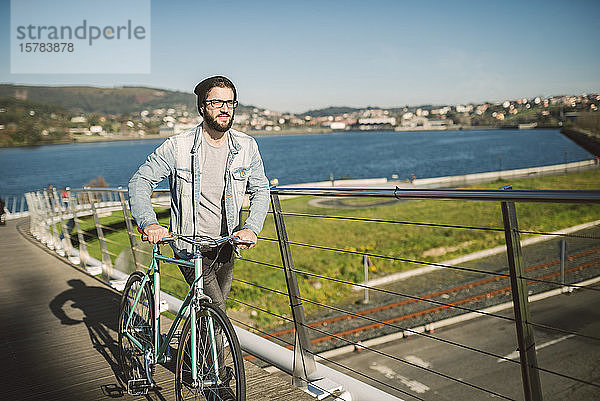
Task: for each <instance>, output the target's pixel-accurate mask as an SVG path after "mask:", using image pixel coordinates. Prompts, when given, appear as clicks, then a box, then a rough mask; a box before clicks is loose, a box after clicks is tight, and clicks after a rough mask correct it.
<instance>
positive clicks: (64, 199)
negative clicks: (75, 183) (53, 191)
mask: <svg viewBox="0 0 600 401" xmlns="http://www.w3.org/2000/svg"><path fill="white" fill-rule="evenodd" d="M67 189H68V188H67ZM60 198H61V201H62V204H63V207H64V209H65V212H67V213H68V212H69V193H68V192H67V191H62V193H61V194H60ZM74 227H75V219H74V218H73V217H71V218H70V219H69V220H67V223H66V224H65V228H66V232H67V233H68V234H69V237H70V236H71V231H73V228H74ZM59 237H60V240H61V241H62V240H63V239H64V238H65V233H64V232H62V231H61V233H60V236H59Z"/></svg>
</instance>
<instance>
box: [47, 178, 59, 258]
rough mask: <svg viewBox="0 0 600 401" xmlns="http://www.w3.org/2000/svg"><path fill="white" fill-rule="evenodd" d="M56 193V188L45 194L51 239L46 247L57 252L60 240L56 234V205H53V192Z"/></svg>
mask: <svg viewBox="0 0 600 401" xmlns="http://www.w3.org/2000/svg"><path fill="white" fill-rule="evenodd" d="M53 191H54V188H52V189H48V190H46V191H44V192H43V194H44V200H45V203H46V210H47V212H48V213H47V216H48V219H47V225H48V228H49V231H50V238H49V239H48V244H46V246H48V248H50V249H52V250H55V249H56V245H57V244H58V242H59V240H58V234H57V233H56V226H55V225H54V214H55V212H54V204H53V203H52V198H53V197H52V192H53Z"/></svg>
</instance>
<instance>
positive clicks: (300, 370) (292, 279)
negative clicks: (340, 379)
mask: <svg viewBox="0 0 600 401" xmlns="http://www.w3.org/2000/svg"><path fill="white" fill-rule="evenodd" d="M271 206H272V208H273V216H274V220H275V228H276V230H277V238H278V239H279V250H280V251H281V260H282V262H283V268H284V272H285V282H286V284H287V289H288V296H289V298H290V307H291V310H292V317H293V319H294V327H295V329H296V336H295V344H294V369H293V375H292V377H293V384H294V385H295V386H296V387H300V388H304V389H306V388H307V385H308V380H309V377H310V376H311V375H312V374H313V373H314V372H316V370H317V367H316V365H315V358H314V355H313V353H312V350H311V346H310V338H309V335H308V330H307V326H306V320H305V317H304V307H303V306H302V300H301V298H300V289H299V288H298V279H297V277H296V272H295V271H294V261H293V260H292V252H291V249H290V244H289V242H288V237H287V231H286V229H285V221H284V219H283V214H282V212H281V204H280V203H279V196H278V195H277V194H271Z"/></svg>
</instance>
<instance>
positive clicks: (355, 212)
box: [82, 170, 600, 327]
mask: <svg viewBox="0 0 600 401" xmlns="http://www.w3.org/2000/svg"><path fill="white" fill-rule="evenodd" d="M506 184H512V185H513V188H514V189H599V188H600V171H599V170H592V171H587V172H583V173H576V174H569V175H562V176H550V177H539V178H528V179H522V180H512V181H510V182H507V181H503V180H502V181H498V182H495V183H491V184H485V185H478V186H477V188H499V187H500V186H502V185H506ZM311 199H314V198H307V197H297V198H293V199H287V200H282V201H281V204H282V209H283V211H284V212H295V213H307V214H317V215H329V216H340V217H359V218H367V219H380V220H390V221H402V222H413V223H415V222H418V223H434V224H448V225H460V226H475V227H483V228H502V215H501V210H500V204H499V203H497V202H475V201H473V202H464V201H441V200H440V201H433V200H412V201H405V202H398V203H395V204H391V205H390V204H387V205H383V206H367V207H362V205H363V203H362V202H363V201H362V200H358V201H356V202H350V203H354V204H353V206H354V207H353V208H340V209H332V208H321V207H316V206H312V205H311V204H310V200H311ZM516 208H517V215H518V221H519V228H520V229H521V230H527V231H543V232H546V231H555V230H558V229H561V228H564V227H569V226H573V225H576V224H581V223H585V222H589V221H593V220H598V219H600V205H590V204H551V203H542V204H533V203H518V204H517V205H516ZM101 220H102V224H103V225H111V224H113V225H114V224H118V223H119V222H121V221H122V213H119V212H115V213H113V214H112V215H111V216H108V217H104V218H102V219H101ZM161 223H162V224H165V225H168V217H167V218H164V219H161ZM285 224H286V227H287V232H288V238H289V240H290V241H293V242H298V243H304V244H313V245H319V246H326V247H330V248H337V249H341V250H345V251H350V252H356V253H342V252H336V251H329V250H321V249H314V248H308V247H304V246H299V245H292V247H291V249H292V256H293V260H294V264H295V267H296V269H297V270H300V271H304V272H307V273H314V274H318V275H323V276H327V277H334V278H337V279H341V280H346V281H350V282H355V283H360V282H362V281H363V267H362V256H361V253H362V252H365V253H371V254H376V255H381V256H384V257H392V258H402V259H409V260H418V261H427V262H439V261H442V260H448V259H451V258H454V257H457V256H460V255H464V254H467V253H471V252H475V251H478V250H483V249H488V248H492V247H495V246H498V245H502V244H504V233H503V232H499V231H482V230H469V229H460V228H440V227H430V226H420V225H412V224H394V223H381V222H359V221H349V220H335V219H324V218H316V217H298V216H286V217H285ZM93 226H94V223H93V220H92V219H86V220H85V221H84V223H82V228H83V229H84V230H86V229H88V230H89V229H92V228H93ZM105 235H106V237H107V238H108V239H109V240H110V241H114V242H117V243H118V244H117V245H115V244H112V243H109V244H108V248H109V251H110V252H112V253H113V254H115V255H119V254H120V253H121V252H129V239H128V237H127V233H126V231H125V230H121V231H117V232H108V231H107V230H105ZM524 237H525V236H524ZM276 238H277V236H276V232H275V229H274V224H273V218H272V215H271V214H269V215H268V216H267V219H266V221H265V225H264V229H263V231H262V233H261V239H260V240H259V244H258V246H257V247H256V248H255V249H253V250H246V251H242V256H243V257H247V258H248V259H252V260H255V261H260V262H263V263H267V264H271V265H276V266H281V255H280V251H279V246H278V243H277V242H276V241H273V240H275V239H276ZM88 247H89V251H90V254H91V255H92V256H94V257H96V258H98V259H100V250H99V246H98V244H97V240H96V241H91V242H90V243H89V244H88ZM443 247H445V248H447V250H448V252H446V253H444V254H440V252H437V254H436V253H435V252H433V253H432V254H431V256H427V254H426V255H424V252H426V251H428V250H432V249H437V248H443ZM448 248H450V249H448ZM164 249H165V253H167V252H166V251H167V250H169V247H164ZM438 250H439V249H438ZM114 260H115V258H114V257H113V262H114ZM371 260H372V261H373V263H374V266H372V268H371V272H370V277H371V278H372V277H375V276H383V275H387V274H391V273H396V272H400V271H405V270H408V269H412V268H416V267H420V266H421V265H420V264H416V263H409V262H402V261H397V260H390V259H386V258H378V257H372V258H371ZM164 266H165V269H164V270H163V271H164V272H165V273H166V274H167V275H169V276H173V277H177V278H180V277H181V274H180V273H179V270H178V268H177V267H175V266H168V265H164ZM241 281H245V282H250V283H254V284H257V285H260V286H263V287H266V288H270V289H275V290H277V291H281V292H283V293H284V294H285V293H286V292H287V290H286V284H285V278H284V275H283V271H282V270H281V269H279V268H274V267H267V266H264V265H261V264H257V263H252V262H249V261H246V260H238V261H236V273H235V281H234V283H233V287H232V291H231V294H230V296H231V297H232V298H235V299H238V300H240V301H242V302H246V303H248V304H251V305H254V306H257V307H259V308H263V309H268V310H269V311H271V312H273V313H276V314H281V315H284V316H289V315H290V312H289V300H288V298H287V295H282V294H278V293H274V292H271V291H267V290H263V289H261V288H257V287H254V286H251V285H248V284H244V283H243V282H241ZM162 283H163V286H164V288H165V289H166V290H167V291H168V292H170V293H172V294H175V295H179V296H183V295H185V293H187V285H186V284H185V283H183V282H182V281H180V280H176V279H172V278H170V277H166V276H165V277H164V279H163V281H162ZM298 283H299V286H300V292H301V294H302V297H304V298H307V299H310V300H313V301H315V302H322V303H327V304H336V302H339V301H341V300H342V299H343V298H344V297H347V296H348V295H349V294H350V293H351V289H350V288H349V287H350V286H348V285H345V284H339V283H335V282H332V281H330V280H322V279H319V278H315V277H311V276H309V275H308V274H299V275H298ZM229 305H230V307H232V308H235V309H241V310H247V311H249V310H250V309H249V308H248V307H247V306H244V305H241V304H239V303H236V302H233V301H231V302H230V304H229ZM304 306H305V309H306V311H307V313H310V312H311V311H313V310H315V308H316V307H315V306H314V305H312V304H310V303H307V302H305V303H304ZM253 319H254V320H256V322H257V323H258V324H259V325H260V326H261V327H264V326H265V325H276V323H277V321H278V320H279V319H277V318H274V317H273V316H271V315H269V314H267V313H264V312H260V311H259V312H258V314H255V315H254V316H253Z"/></svg>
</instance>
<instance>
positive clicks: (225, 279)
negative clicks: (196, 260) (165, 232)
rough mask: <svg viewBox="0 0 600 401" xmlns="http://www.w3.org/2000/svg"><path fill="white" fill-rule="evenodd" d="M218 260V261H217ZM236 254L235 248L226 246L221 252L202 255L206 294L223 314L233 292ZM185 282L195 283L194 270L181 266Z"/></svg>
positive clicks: (179, 255) (178, 255)
mask: <svg viewBox="0 0 600 401" xmlns="http://www.w3.org/2000/svg"><path fill="white" fill-rule="evenodd" d="M186 256H188V255H183V254H180V253H178V252H176V257H181V258H183V259H188V258H187V257H186ZM215 258H216V260H215ZM233 264H234V252H233V246H232V245H230V244H225V245H223V246H222V247H221V249H220V251H219V250H215V251H211V252H208V253H205V254H202V276H203V279H204V293H205V294H206V295H208V296H209V297H210V298H211V299H212V303H213V304H214V305H215V306H216V307H218V308H219V309H221V310H222V311H223V312H225V311H226V308H227V296H228V295H229V290H231V282H232V280H233V270H234V269H233ZM179 269H180V270H181V273H182V274H183V277H184V278H185V281H187V283H188V284H189V285H191V284H192V283H193V282H194V269H193V268H192V267H187V266H179Z"/></svg>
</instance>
